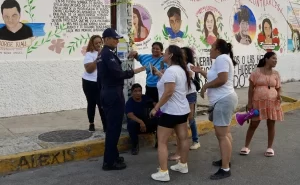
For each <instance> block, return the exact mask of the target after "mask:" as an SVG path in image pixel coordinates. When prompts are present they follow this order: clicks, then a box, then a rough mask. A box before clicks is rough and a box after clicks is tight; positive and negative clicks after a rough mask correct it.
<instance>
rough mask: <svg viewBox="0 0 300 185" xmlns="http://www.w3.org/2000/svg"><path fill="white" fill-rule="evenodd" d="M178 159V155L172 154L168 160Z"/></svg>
mask: <svg viewBox="0 0 300 185" xmlns="http://www.w3.org/2000/svg"><path fill="white" fill-rule="evenodd" d="M179 159H180V156H179V155H176V154H174V155H172V156H170V157H169V161H178V160H179Z"/></svg>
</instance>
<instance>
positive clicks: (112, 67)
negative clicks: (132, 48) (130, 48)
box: [102, 53, 145, 79]
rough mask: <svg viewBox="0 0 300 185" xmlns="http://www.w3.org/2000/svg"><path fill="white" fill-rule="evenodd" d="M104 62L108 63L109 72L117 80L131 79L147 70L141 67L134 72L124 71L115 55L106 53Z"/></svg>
mask: <svg viewBox="0 0 300 185" xmlns="http://www.w3.org/2000/svg"><path fill="white" fill-rule="evenodd" d="M102 57H103V58H102V60H103V62H105V63H106V66H107V68H108V70H109V73H110V74H113V75H114V77H115V78H117V79H129V78H132V77H133V76H134V74H137V73H140V72H142V71H144V70H145V68H144V67H140V68H137V69H134V70H132V69H131V70H126V71H123V70H122V67H121V65H120V64H119V61H118V60H117V59H116V58H115V57H114V55H113V54H112V53H111V54H108V53H106V55H104V56H102Z"/></svg>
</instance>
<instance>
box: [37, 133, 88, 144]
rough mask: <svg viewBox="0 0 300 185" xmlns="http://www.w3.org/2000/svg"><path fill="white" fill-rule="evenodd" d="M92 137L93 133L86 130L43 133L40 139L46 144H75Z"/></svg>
mask: <svg viewBox="0 0 300 185" xmlns="http://www.w3.org/2000/svg"><path fill="white" fill-rule="evenodd" d="M92 135H93V134H92V133H91V132H89V131H86V130H57V131H52V132H47V133H43V134H41V135H39V136H38V138H39V140H42V141H45V142H74V141H80V140H84V139H88V138H90V137H91V136H92Z"/></svg>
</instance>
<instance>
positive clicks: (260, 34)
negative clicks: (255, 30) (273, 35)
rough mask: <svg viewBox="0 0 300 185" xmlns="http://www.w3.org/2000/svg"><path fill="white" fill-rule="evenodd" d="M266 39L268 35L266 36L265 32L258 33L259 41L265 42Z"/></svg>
mask: <svg viewBox="0 0 300 185" xmlns="http://www.w3.org/2000/svg"><path fill="white" fill-rule="evenodd" d="M265 39H266V37H265V36H264V34H263V33H259V34H258V37H257V41H258V42H259V43H261V42H265Z"/></svg>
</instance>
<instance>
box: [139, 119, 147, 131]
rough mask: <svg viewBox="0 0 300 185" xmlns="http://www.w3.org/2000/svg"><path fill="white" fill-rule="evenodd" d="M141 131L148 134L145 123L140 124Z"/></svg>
mask: <svg viewBox="0 0 300 185" xmlns="http://www.w3.org/2000/svg"><path fill="white" fill-rule="evenodd" d="M140 131H141V132H146V131H147V128H146V125H145V123H144V122H143V121H141V123H140Z"/></svg>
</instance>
